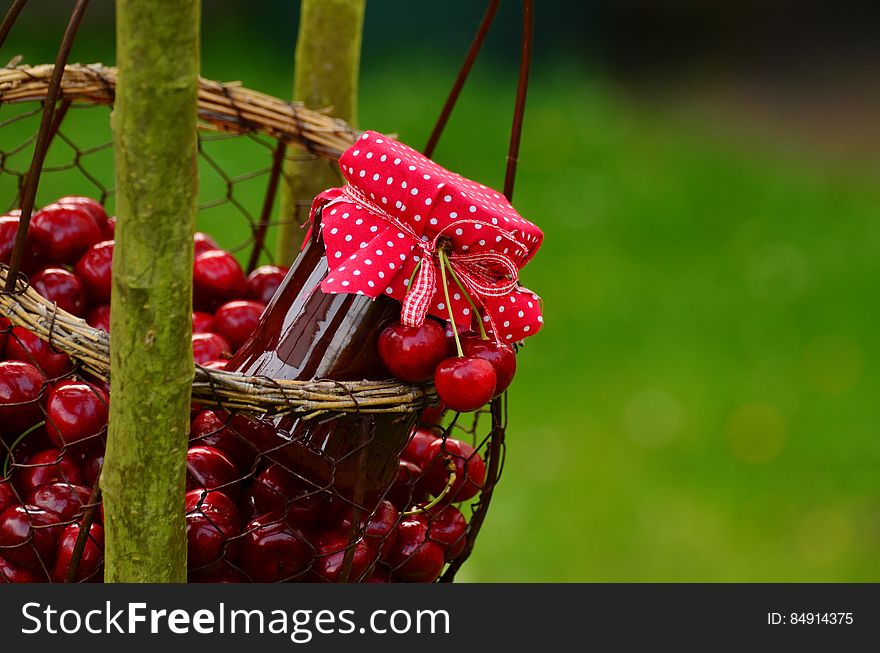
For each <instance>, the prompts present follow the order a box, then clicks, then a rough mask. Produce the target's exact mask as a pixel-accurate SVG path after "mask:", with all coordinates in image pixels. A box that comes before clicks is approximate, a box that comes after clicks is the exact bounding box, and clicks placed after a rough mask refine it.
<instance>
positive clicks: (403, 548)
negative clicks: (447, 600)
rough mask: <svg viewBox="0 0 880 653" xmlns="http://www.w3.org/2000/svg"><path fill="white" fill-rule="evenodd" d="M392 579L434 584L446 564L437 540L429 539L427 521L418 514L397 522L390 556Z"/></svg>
mask: <svg viewBox="0 0 880 653" xmlns="http://www.w3.org/2000/svg"><path fill="white" fill-rule="evenodd" d="M389 562H390V563H391V565H392V567H393V572H392V573H393V574H394V578H395V579H398V580H402V581H405V582H411V583H433V582H434V581H435V580H437V578H439V576H440V573H441V572H442V571H443V565H444V564H446V557H445V554H444V551H443V547H441V546H440V545H439V544H437V543H436V542H431V541H430V540H428V520H427V519H426V518H425V516H424V515H423V514H421V513H417V514H415V515H409V516H407V517H406V519H404V520H403V521H402V522H400V523H399V524H398V525H397V543H396V544H395V546H394V549H393V551H392V552H391V556H390V559H389Z"/></svg>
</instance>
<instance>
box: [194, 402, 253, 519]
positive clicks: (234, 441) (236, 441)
mask: <svg viewBox="0 0 880 653" xmlns="http://www.w3.org/2000/svg"><path fill="white" fill-rule="evenodd" d="M228 421H229V418H228V416H227V415H225V413H221V414H218V413H217V412H215V411H213V410H203V411H201V412H200V413H199V414H198V415H196V416H195V418H194V419H193V421H192V424H191V425H190V433H189V441H190V442H191V443H192V444H193V445H200V446H206V447H215V448H216V449H219V450H220V451H222V452H223V453H224V454H226V455H227V456H228V457H229V460H231V461H232V462H233V464H235V466H236V468H237V469H238V471H239V472H242V473H247V472H249V471H250V469H251V466H252V465H253V463H254V459H255V458H256V457H257V451H256V450H255V449H254V447H253V446H252V445H251V444H250V443H249V442H248V441H247V439H246V438H244V437H243V436H241V435H237V434H236V432H235V430H234V429H232V428H229V427H228V426H227V424H228ZM263 512H268V511H263ZM260 514H262V512H261V513H260Z"/></svg>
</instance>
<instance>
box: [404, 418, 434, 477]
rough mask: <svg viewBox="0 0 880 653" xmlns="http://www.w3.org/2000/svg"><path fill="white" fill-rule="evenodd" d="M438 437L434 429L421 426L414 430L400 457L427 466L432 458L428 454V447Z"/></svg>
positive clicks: (420, 465)
mask: <svg viewBox="0 0 880 653" xmlns="http://www.w3.org/2000/svg"><path fill="white" fill-rule="evenodd" d="M438 439H439V438H438V437H437V434H436V433H435V432H434V430H433V429H430V428H425V427H424V426H419V427H418V428H416V429H415V430H414V431H413V433H412V435H411V436H410V438H409V442H407V443H406V448H405V449H404V450H403V453H401V454H400V457H401V458H403V459H405V460H408V461H410V462H411V463H415V464H416V465H418V466H419V467H422V468H424V467H427V466H428V463H430V462H431V459H430V458H428V456H427V453H428V449H429V448H430V447H431V445H432V444H434V441H435V440H438Z"/></svg>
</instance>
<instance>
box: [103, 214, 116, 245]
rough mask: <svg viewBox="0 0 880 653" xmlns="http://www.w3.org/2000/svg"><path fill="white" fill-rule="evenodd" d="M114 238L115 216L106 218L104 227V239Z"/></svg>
mask: <svg viewBox="0 0 880 653" xmlns="http://www.w3.org/2000/svg"><path fill="white" fill-rule="evenodd" d="M115 239H116V216H115V215H114V216H113V217H112V218H107V226H106V227H105V228H104V240H115Z"/></svg>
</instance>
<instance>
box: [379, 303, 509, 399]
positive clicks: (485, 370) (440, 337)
mask: <svg viewBox="0 0 880 653" xmlns="http://www.w3.org/2000/svg"><path fill="white" fill-rule="evenodd" d="M453 338H457V339H458V341H459V343H460V347H461V353H462V355H461V356H450V355H449V352H450V341H449V339H448V338H447V337H446V331H445V329H444V328H443V327H442V326H441V325H440V324H438V323H437V322H435V321H434V320H432V319H430V318H429V319H426V320H425V322H424V324H422V325H421V326H407V325H405V324H401V323H398V324H393V325H391V326H389V327H386V328H385V330H383V331H382V333H381V335H380V336H379V358H381V360H382V363H383V364H384V365H385V367H386V368H388V371H389V372H391V373H392V374H393V375H394V376H396V377H397V378H399V379H401V380H403V381H407V382H409V383H420V382H423V381H428V380H430V379H431V378H432V377H433V379H434V387H435V388H436V389H437V395H438V396H439V397H440V401H442V402H443V403H444V404H445V405H446V406H447V407H448V408H450V409H452V410H455V411H458V412H470V411H473V410H477V409H478V408H480V407H481V406H484V405H485V404H486V403H487V402H489V400H491V399H492V398H493V397H497V396H499V395H500V394H501V393H503V392H504V391H505V390H507V388H508V386H509V385H510V383H511V381H513V377H514V374H515V373H516V354H515V353H514V351H513V348H512V347H511V346H509V345H506V344H503V343H499V342H496V341H494V340H491V339H483V338H480V337H479V336H478V335H476V334H465V335H462V336H458V335H457V334H453Z"/></svg>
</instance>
